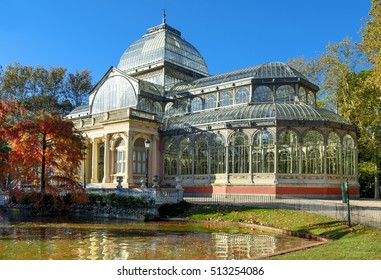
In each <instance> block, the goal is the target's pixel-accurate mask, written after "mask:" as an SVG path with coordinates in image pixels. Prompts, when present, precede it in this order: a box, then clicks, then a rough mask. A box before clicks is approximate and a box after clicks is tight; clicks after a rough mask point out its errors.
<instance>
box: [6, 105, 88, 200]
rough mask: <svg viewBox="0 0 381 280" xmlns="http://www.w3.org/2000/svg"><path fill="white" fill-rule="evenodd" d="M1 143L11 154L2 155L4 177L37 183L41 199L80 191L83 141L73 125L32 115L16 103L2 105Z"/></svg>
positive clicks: (51, 118) (45, 115)
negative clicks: (8, 176)
mask: <svg viewBox="0 0 381 280" xmlns="http://www.w3.org/2000/svg"><path fill="white" fill-rule="evenodd" d="M0 139H1V140H2V141H3V142H4V143H6V145H7V146H8V151H9V152H8V153H2V154H0V157H1V158H2V161H3V163H4V170H3V172H4V174H5V172H7V173H9V174H10V175H11V177H12V178H13V179H14V180H16V181H19V182H20V183H21V182H22V183H27V184H37V183H38V184H39V185H40V187H41V194H42V195H44V194H45V192H46V191H48V192H49V193H50V194H54V193H55V194H57V193H65V192H67V191H70V192H73V191H75V190H76V189H78V187H79V185H78V183H77V182H78V180H79V178H78V173H79V166H80V163H81V159H82V147H83V141H82V140H83V139H82V136H81V134H80V133H79V132H78V131H77V130H76V129H75V128H74V125H73V123H72V122H71V121H69V120H66V119H62V118H61V117H59V116H57V115H52V114H44V113H39V114H37V115H36V114H30V113H29V112H28V111H27V110H25V109H22V108H20V107H18V106H17V103H15V102H12V101H7V102H5V101H2V102H1V103H0ZM4 174H2V175H4Z"/></svg>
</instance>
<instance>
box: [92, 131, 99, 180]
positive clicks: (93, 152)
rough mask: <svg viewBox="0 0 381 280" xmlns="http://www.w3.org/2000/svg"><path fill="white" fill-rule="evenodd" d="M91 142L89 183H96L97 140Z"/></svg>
mask: <svg viewBox="0 0 381 280" xmlns="http://www.w3.org/2000/svg"><path fill="white" fill-rule="evenodd" d="M91 141H92V145H93V148H92V164H91V166H92V168H91V169H92V170H91V182H92V183H98V139H96V138H93V139H91Z"/></svg>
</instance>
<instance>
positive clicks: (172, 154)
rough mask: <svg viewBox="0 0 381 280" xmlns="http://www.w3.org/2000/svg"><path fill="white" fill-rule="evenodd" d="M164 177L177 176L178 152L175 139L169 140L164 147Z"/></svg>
mask: <svg viewBox="0 0 381 280" xmlns="http://www.w3.org/2000/svg"><path fill="white" fill-rule="evenodd" d="M163 154H164V175H177V157H178V151H177V147H176V144H175V142H174V141H173V139H168V140H167V141H166V142H165V145H164V151H163Z"/></svg>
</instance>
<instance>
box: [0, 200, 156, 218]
mask: <svg viewBox="0 0 381 280" xmlns="http://www.w3.org/2000/svg"><path fill="white" fill-rule="evenodd" d="M2 209H3V210H2V211H4V212H6V213H8V214H10V215H21V216H26V217H43V216H69V217H70V216H73V217H89V218H112V219H123V220H131V221H152V220H157V219H158V218H159V211H158V209H157V208H156V207H145V208H135V209H123V208H117V207H112V206H101V205H97V206H92V205H77V206H74V207H73V208H72V209H70V210H67V211H51V210H46V209H40V210H33V208H32V207H31V206H30V205H22V204H16V205H12V206H7V207H5V206H4V207H3V208H2Z"/></svg>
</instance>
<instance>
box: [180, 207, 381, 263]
mask: <svg viewBox="0 0 381 280" xmlns="http://www.w3.org/2000/svg"><path fill="white" fill-rule="evenodd" d="M179 217H182V218H187V219H192V220H212V221H221V222H222V221H230V222H245V223H253V224H259V225H265V226H270V227H275V228H282V229H288V230H293V231H300V232H306V233H310V234H314V235H319V236H322V237H329V238H333V239H335V241H334V242H329V243H326V244H324V245H321V246H318V247H314V248H310V249H307V250H302V251H297V252H292V253H288V254H285V255H280V256H276V257H272V258H271V259H285V260H293V259H296V260H380V259H381V230H380V229H376V228H370V227H366V226H363V225H355V226H353V227H351V228H349V227H348V225H347V224H346V222H342V221H336V220H334V219H331V218H328V217H324V216H321V215H317V214H313V213H308V212H304V211H295V210H285V209H271V208H255V207H246V206H229V205H191V207H189V209H188V210H187V211H185V212H184V213H183V214H181V215H180V216H179Z"/></svg>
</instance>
